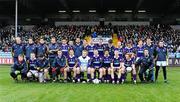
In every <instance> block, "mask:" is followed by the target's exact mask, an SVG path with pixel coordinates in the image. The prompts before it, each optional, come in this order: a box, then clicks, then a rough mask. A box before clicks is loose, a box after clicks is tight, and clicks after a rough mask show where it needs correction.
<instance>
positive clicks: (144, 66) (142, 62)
mask: <svg viewBox="0 0 180 102" xmlns="http://www.w3.org/2000/svg"><path fill="white" fill-rule="evenodd" d="M136 64H137V65H139V66H140V71H139V79H140V80H141V82H145V80H144V79H146V81H149V80H151V77H152V74H153V70H152V69H153V66H154V65H153V57H152V56H150V55H149V51H148V50H147V49H145V50H144V56H143V57H141V58H140V59H138V60H137V62H136ZM147 70H148V75H147V76H145V77H143V75H144V73H146V71H147Z"/></svg>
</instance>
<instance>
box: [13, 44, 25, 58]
mask: <svg viewBox="0 0 180 102" xmlns="http://www.w3.org/2000/svg"><path fill="white" fill-rule="evenodd" d="M12 53H13V57H18V56H19V55H20V54H24V45H23V44H14V45H13V46H12Z"/></svg>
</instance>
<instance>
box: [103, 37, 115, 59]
mask: <svg viewBox="0 0 180 102" xmlns="http://www.w3.org/2000/svg"><path fill="white" fill-rule="evenodd" d="M105 49H106V50H109V55H110V56H114V50H115V47H114V46H113V42H112V40H109V41H108V45H107V46H106V47H105Z"/></svg>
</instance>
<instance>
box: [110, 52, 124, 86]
mask: <svg viewBox="0 0 180 102" xmlns="http://www.w3.org/2000/svg"><path fill="white" fill-rule="evenodd" d="M122 67H123V59H122V58H120V56H119V51H118V50H115V51H114V58H112V63H111V78H112V83H113V84H114V83H115V79H114V78H115V77H114V73H116V74H117V82H116V83H117V84H119V82H120V78H121V69H122Z"/></svg>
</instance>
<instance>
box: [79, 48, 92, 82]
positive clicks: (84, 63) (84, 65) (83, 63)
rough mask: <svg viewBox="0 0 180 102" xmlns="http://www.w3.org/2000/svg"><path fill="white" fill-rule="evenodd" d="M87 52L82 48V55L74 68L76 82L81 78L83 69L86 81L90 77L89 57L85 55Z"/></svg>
mask: <svg viewBox="0 0 180 102" xmlns="http://www.w3.org/2000/svg"><path fill="white" fill-rule="evenodd" d="M87 54H88V52H87V51H86V50H83V51H82V56H80V57H79V58H78V67H77V69H76V72H77V74H76V78H77V81H78V82H80V79H82V78H81V74H82V73H83V72H85V71H87V82H89V81H90V79H91V75H90V73H91V68H90V58H89V57H88V56H87ZM81 72H82V73H81Z"/></svg>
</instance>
